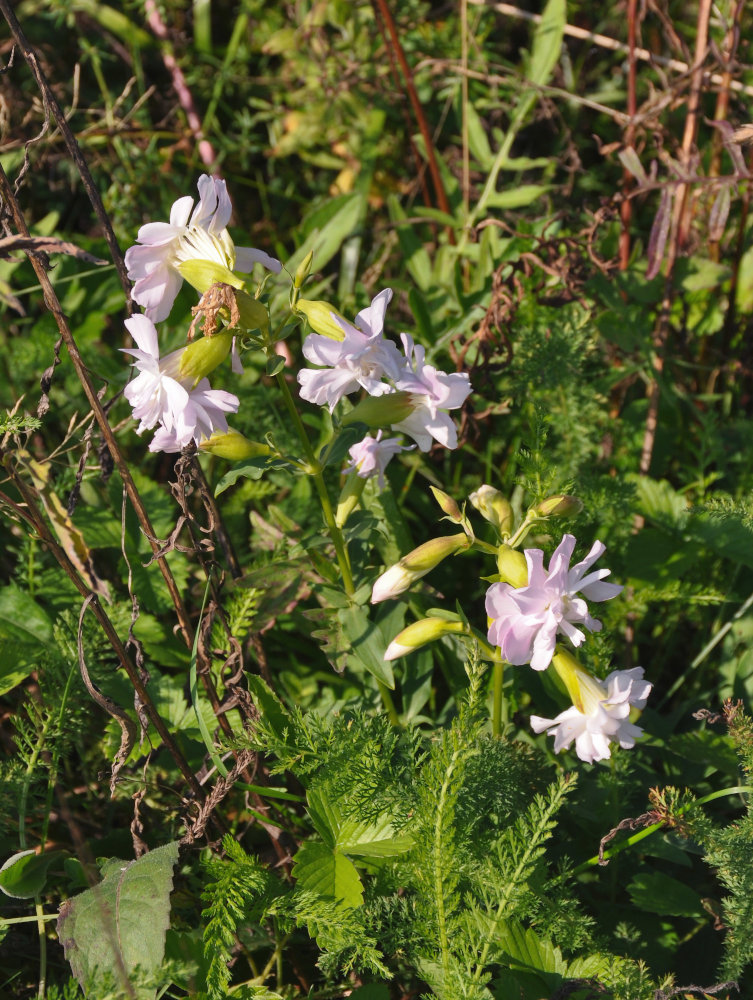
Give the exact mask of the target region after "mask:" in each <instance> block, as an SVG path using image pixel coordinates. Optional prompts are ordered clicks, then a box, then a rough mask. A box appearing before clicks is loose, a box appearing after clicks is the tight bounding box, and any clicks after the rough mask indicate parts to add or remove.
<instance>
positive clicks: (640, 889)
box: [627, 872, 704, 917]
mask: <svg viewBox="0 0 753 1000" xmlns="http://www.w3.org/2000/svg"><path fill="white" fill-rule="evenodd" d="M627 891H628V892H629V893H630V898H631V899H632V900H633V902H634V903H635V905H636V906H637V907H639V908H640V909H642V910H647V911H648V912H649V913H660V914H662V916H673V917H700V916H702V915H703V913H704V909H703V905H702V904H701V898H700V896H699V895H698V893H697V892H696V891H695V890H694V889H691V888H690V886H687V885H685V884H684V883H683V882H679V881H678V880H677V879H676V878H672V877H671V876H669V875H665V874H664V873H663V872H643V873H641V874H639V875H634V876H633V878H632V880H631V881H630V882H629V883H628V886H627Z"/></svg>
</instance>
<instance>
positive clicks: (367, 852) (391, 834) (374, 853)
mask: <svg viewBox="0 0 753 1000" xmlns="http://www.w3.org/2000/svg"><path fill="white" fill-rule="evenodd" d="M413 843H414V841H413V837H411V836H410V834H407V833H401V834H396V833H395V830H394V828H393V826H392V821H391V819H390V817H389V816H380V817H379V819H378V820H377V822H376V823H357V822H356V821H355V820H350V819H348V820H345V822H344V823H342V825H341V826H340V830H339V831H338V834H337V849H338V851H342V852H343V853H344V854H353V855H355V856H356V857H359V858H394V857H395V856H396V855H398V854H404V853H405V852H406V851H409V850H410V849H411V848H412V847H413Z"/></svg>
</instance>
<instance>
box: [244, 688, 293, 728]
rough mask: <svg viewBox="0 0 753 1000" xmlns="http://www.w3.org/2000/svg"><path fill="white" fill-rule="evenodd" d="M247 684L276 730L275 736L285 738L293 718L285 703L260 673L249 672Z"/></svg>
mask: <svg viewBox="0 0 753 1000" xmlns="http://www.w3.org/2000/svg"><path fill="white" fill-rule="evenodd" d="M246 684H247V686H248V690H249V693H250V695H251V697H252V698H253V699H254V704H255V705H256V707H257V709H258V711H259V714H260V715H261V716H262V718H263V719H264V721H265V722H266V723H267V725H268V726H269V727H270V729H272V730H273V731H274V734H275V736H277V738H278V739H281V740H282V739H284V738H285V733H286V731H289V730H290V728H291V719H290V715H289V714H288V711H287V709H286V708H285V706H284V705H283V703H282V702H281V701H280V699H279V698H278V697H277V695H276V694H275V693H274V691H273V690H272V689H271V688H270V687H269V685H268V684H267V682H266V681H265V680H264V679H263V678H262V677H259V675H258V674H247V675H246Z"/></svg>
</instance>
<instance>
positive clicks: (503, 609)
mask: <svg viewBox="0 0 753 1000" xmlns="http://www.w3.org/2000/svg"><path fill="white" fill-rule="evenodd" d="M574 548H575V537H574V536H573V535H564V536H563V538H562V541H561V542H560V544H559V545H558V546H557V548H556V549H555V551H554V554H553V555H552V558H551V559H550V561H549V570H548V572H545V571H544V553H543V552H542V551H541V550H540V549H526V550H525V557H526V563H527V564H528V583H527V585H526V586H525V587H518V588H515V587H513V586H512V585H511V584H509V583H493V584H492V585H491V587H489V589H488V590H487V592H486V613H487V615H488V617H489V618H490V619H492V622H491V624H490V626H489V642H490V643H492V645H494V646H499V648H500V649H501V651H502V656H503V657H504V658H505V660H507V661H508V662H509V663H516V664H522V663H530V664H531V666H532V667H533V669H534V670H545V669H546V668H547V667H548V665H549V663H550V662H551V659H552V655H553V654H554V648H555V645H556V641H557V634H558V633H562V634H563V635H565V636H567V638H568V639H569V640H570V642H572V644H573V645H574V646H579V645H580V644H581V643H582V642H583V640H584V639H585V635H584V634H583V632H581V630H580V629H578V628H576V627H575V623H576V622H577V623H579V624H582V625H584V626H585V627H586V628H587V629H589V631H591V632H598V631H600V629H601V622H600V621H598V620H597V619H596V618H592V617H591V615H590V614H589V613H588V606H587V604H586V602H585V601H584V600H582V599H581V598H579V597H577V596H576V594H577V593H578V592H580V593H581V594H583V596H584V597H587V598H588V599H589V600H591V601H607V600H609V599H610V598H612V597H615V596H616V595H617V594H619V592H620V591H621V590H622V587H620V586H618V585H617V584H614V583H602V582H601V580H602V579H603V578H604V577H605V576H609V572H610V571H609V570H608V569H600V570H596V571H595V572H593V573H589V574H588V575H587V576H584V573H585V571H586V570H587V569H589V568H590V567H591V566H592V565H593V563H595V562H596V560H597V559H598V558H599V556H600V555H601V554H602V553H603V552H604V551H605V548H606V546H604V545H603V544H602V543H601V542H598V541H597V542H594V544H593V546H592V547H591V551H590V552H589V553H588V555H587V556H586V558H585V559H582V560H581V561H580V562H579V563H576V565H575V566H573V568H572V569H570V568H569V564H570V558H571V556H572V554H573V550H574Z"/></svg>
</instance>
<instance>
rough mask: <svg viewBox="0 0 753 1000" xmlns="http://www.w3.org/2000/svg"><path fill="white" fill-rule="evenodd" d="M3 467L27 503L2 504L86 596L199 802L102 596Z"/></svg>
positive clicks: (7, 500) (2, 497)
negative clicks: (82, 575) (83, 576)
mask: <svg viewBox="0 0 753 1000" xmlns="http://www.w3.org/2000/svg"><path fill="white" fill-rule="evenodd" d="M4 466H5V469H6V471H7V472H8V474H9V476H10V477H11V479H12V481H13V485H14V486H15V487H16V489H17V490H18V492H19V494H20V495H21V498H22V499H23V502H24V506H21V505H19V504H17V503H16V502H15V501H14V500H12V499H11V497H9V496H7V495H6V494H5V493H1V492H0V503H2V504H4V505H5V506H6V507H7V508H8V509H9V510H11V511H12V512H13V513H14V514H15V515H16V516H17V517H19V518H21V519H22V520H23V521H25V522H26V524H28V525H29V526H30V527H31V528H32V530H33V531H34V532H35V534H36V535H38V536H39V538H40V540H41V541H42V542H43V543H44V544H45V546H46V547H47V549H48V550H49V551H50V552H51V553H52V555H53V556H54V557H55V559H57V561H58V563H59V565H60V567H61V568H62V569H63V570H64V572H65V573H66V575H67V576H68V578H69V579H70V580H71V582H72V583H73V585H74V586H75V588H76V590H78V592H79V593H80V594H81V596H82V597H84V598H86V601H87V605H88V606H89V607H91V609H92V613H93V614H94V616H95V618H96V619H97V621H98V622H99V625H100V626H101V628H102V631H103V632H104V633H105V635H106V636H107V639H108V642H109V643H110V645H111V646H112V648H113V650H114V652H115V655H116V656H117V658H118V661H119V662H120V665H121V666H122V668H123V669H124V670H125V672H126V674H127V675H128V679H129V680H130V682H131V684H132V685H133V687H134V690H135V691H136V693H137V694H138V696H139V698H140V699H141V701H142V703H143V704H144V706H145V707H146V710H147V712H148V713H149V718H150V719H151V721H152V724H153V725H154V728H155V729H156V730H157V732H158V733H159V736H160V739H161V740H162V742H163V743H164V744H165V746H166V747H167V749H168V751H169V752H170V754H171V755H172V757H173V760H174V761H175V763H176V764H177V765H178V768H179V769H180V772H181V774H182V775H183V777H184V778H185V779H186V781H187V782H188V784H189V785H190V787H191V790H192V791H193V793H194V795H196V796H197V797H198V799H199V801H200V802H201V801H203V799H204V794H203V792H202V790H201V786H200V784H199V782H198V781H197V779H196V776H195V775H194V773H193V771H192V770H191V768H190V767H189V765H188V761H187V760H186V759H185V757H184V756H183V754H182V753H181V751H180V749H179V747H178V745H177V744H176V743H175V741H174V740H173V738H172V736H171V734H170V732H169V730H168V729H167V727H166V726H165V723H164V722H163V721H162V719H161V717H160V715H159V713H158V712H157V710H156V708H155V706H154V702H153V701H152V698H151V695H150V694H149V692H148V691H147V689H146V688H145V687H144V684H143V683H142V681H141V677H140V676H139V672H138V669H137V668H136V665H135V664H134V663H133V661H132V660H131V658H130V656H129V655H128V653H127V652H126V649H125V647H124V646H123V643H122V642H121V641H120V636H119V635H118V633H117V631H116V630H115V627H114V625H113V624H112V622H111V621H110V619H109V617H108V615H107V612H106V611H105V610H104V608H103V607H102V605H101V604H100V603H99V598H98V596H97V594H95V593H94V591H93V590H92V589H91V588H90V587H89V586H88V584H87V583H85V581H84V580H83V579H82V578H81V576H80V575H79V573H78V571H77V570H76V568H75V566H74V565H73V563H72V562H71V560H70V559H69V558H68V554H67V552H66V551H65V549H64V548H63V547H62V546H61V545H60V544H59V542H58V541H57V539H56V538H55V537H54V536H53V534H52V532H51V530H50V529H49V527H48V526H47V522H46V521H45V519H44V517H43V516H42V514H41V512H40V511H39V509H38V507H37V503H36V497H35V496H34V493H33V492H32V490H31V489H30V487H29V486H28V485H27V484H26V483H25V482H24V480H23V479H22V477H21V476H19V475H18V474H17V472H16V470H15V469H14V468H13V465H12V463H11V462H10V461H9V460H8V459H7V458H6V460H5V461H4Z"/></svg>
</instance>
